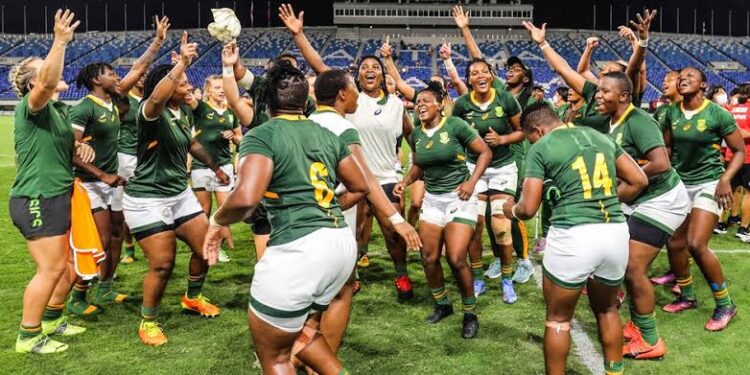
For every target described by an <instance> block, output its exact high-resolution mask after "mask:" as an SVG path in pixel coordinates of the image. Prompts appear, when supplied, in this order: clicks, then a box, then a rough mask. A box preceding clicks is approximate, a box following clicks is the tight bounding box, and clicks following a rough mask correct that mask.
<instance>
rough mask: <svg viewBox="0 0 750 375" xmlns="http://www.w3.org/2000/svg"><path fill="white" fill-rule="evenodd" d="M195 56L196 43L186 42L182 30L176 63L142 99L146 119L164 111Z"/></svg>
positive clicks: (184, 33) (186, 39)
mask: <svg viewBox="0 0 750 375" xmlns="http://www.w3.org/2000/svg"><path fill="white" fill-rule="evenodd" d="M196 56H198V44H197V43H188V34H187V31H183V33H182V42H181V44H180V58H179V60H178V61H177V64H175V66H174V68H172V70H171V71H170V72H169V73H168V74H167V76H166V77H164V78H162V80H161V81H159V83H158V84H157V85H156V87H155V88H154V92H153V93H151V96H149V97H148V98H145V99H144V100H145V101H146V102H145V103H144V105H143V114H144V116H145V117H146V118H147V119H153V118H156V117H158V116H159V115H161V113H162V112H163V111H164V106H165V105H166V104H167V101H169V98H171V97H172V94H173V93H174V90H175V89H176V88H177V84H178V82H179V81H178V80H179V79H180V77H181V76H182V75H183V74H184V73H185V69H187V67H188V66H189V65H190V62H191V61H192V60H193V58H195V57H196Z"/></svg>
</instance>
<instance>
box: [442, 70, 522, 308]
mask: <svg viewBox="0 0 750 375" xmlns="http://www.w3.org/2000/svg"><path fill="white" fill-rule="evenodd" d="M466 82H467V83H468V85H469V87H470V88H471V90H470V91H469V93H467V94H465V95H463V96H461V97H460V98H458V99H456V103H455V105H454V107H453V116H456V117H458V118H460V119H462V120H465V121H466V122H468V123H469V124H470V125H471V126H472V127H473V128H474V129H476V130H477V131H478V132H479V135H480V136H481V137H482V138H483V139H484V141H485V143H486V144H487V145H488V146H489V147H490V149H491V150H492V162H491V163H490V166H489V167H488V168H487V169H486V170H485V171H484V172H483V174H482V178H481V179H480V180H479V182H478V183H477V192H478V193H479V202H480V203H479V211H478V212H479V225H477V227H476V231H475V233H474V239H473V243H472V248H471V251H470V256H471V262H472V263H471V268H472V272H473V274H474V280H475V281H474V284H475V287H476V289H477V290H476V294H477V296H478V295H480V294H483V293H484V291H485V284H484V281H483V276H484V275H483V272H482V258H481V249H482V245H481V241H482V230H483V226H484V223H485V214H486V212H487V210H488V209H487V207H488V206H489V211H490V214H491V216H490V218H489V220H490V225H489V229H491V231H492V237H494V241H495V243H497V245H499V246H500V251H501V253H500V258H501V263H502V273H501V274H502V284H501V285H502V290H503V301H504V302H505V303H515V302H516V301H517V300H518V297H517V296H516V292H515V290H514V289H513V281H512V279H511V278H512V276H513V265H512V261H513V237H512V234H511V231H512V230H511V227H512V225H511V221H510V219H509V218H507V217H505V216H504V214H503V212H502V204H503V203H502V202H503V201H504V200H507V199H509V198H511V197H513V196H514V195H515V194H516V187H517V185H518V181H517V180H518V167H517V165H516V162H515V160H514V157H513V152H512V151H511V149H510V145H512V144H516V143H520V142H522V141H523V132H521V125H520V122H519V121H520V118H521V106H520V105H519V103H518V101H517V100H516V98H514V97H513V95H512V94H510V93H509V92H508V91H506V90H503V89H500V88H499V86H498V82H499V80H498V78H497V77H495V75H494V74H493V73H492V67H491V66H490V64H489V63H487V62H486V61H485V60H482V59H474V60H472V62H471V63H470V64H469V65H468V66H467V67H466ZM467 156H468V158H467V165H468V166H469V169H473V168H474V165H475V164H476V158H477V155H476V154H474V153H472V152H469V153H468V155H467Z"/></svg>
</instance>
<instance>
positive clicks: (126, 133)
mask: <svg viewBox="0 0 750 375" xmlns="http://www.w3.org/2000/svg"><path fill="white" fill-rule="evenodd" d="M141 99H142V98H140V97H138V96H135V95H134V94H133V93H129V94H128V101H129V102H130V110H128V113H126V114H125V116H124V117H123V118H122V120H121V121H120V141H119V143H118V147H119V150H118V152H122V153H123V154H128V155H137V154H138V126H137V125H136V123H135V121H136V117H138V108H139V107H140V106H141Z"/></svg>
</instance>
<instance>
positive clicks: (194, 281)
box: [187, 274, 206, 299]
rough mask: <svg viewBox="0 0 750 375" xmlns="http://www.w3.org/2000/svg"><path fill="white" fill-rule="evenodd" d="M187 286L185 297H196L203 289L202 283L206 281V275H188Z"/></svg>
mask: <svg viewBox="0 0 750 375" xmlns="http://www.w3.org/2000/svg"><path fill="white" fill-rule="evenodd" d="M187 279H188V287H187V297H188V298H191V299H192V298H195V297H198V295H200V294H201V290H203V283H204V282H205V281H206V275H205V274H203V275H198V276H190V275H188V278H187Z"/></svg>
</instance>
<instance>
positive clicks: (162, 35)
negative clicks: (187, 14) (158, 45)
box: [154, 16, 172, 42]
mask: <svg viewBox="0 0 750 375" xmlns="http://www.w3.org/2000/svg"><path fill="white" fill-rule="evenodd" d="M154 25H155V26H156V40H158V41H160V42H163V41H164V40H165V39H167V31H168V30H169V27H170V26H172V24H171V23H169V17H167V16H164V17H162V18H161V19H159V16H154Z"/></svg>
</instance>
